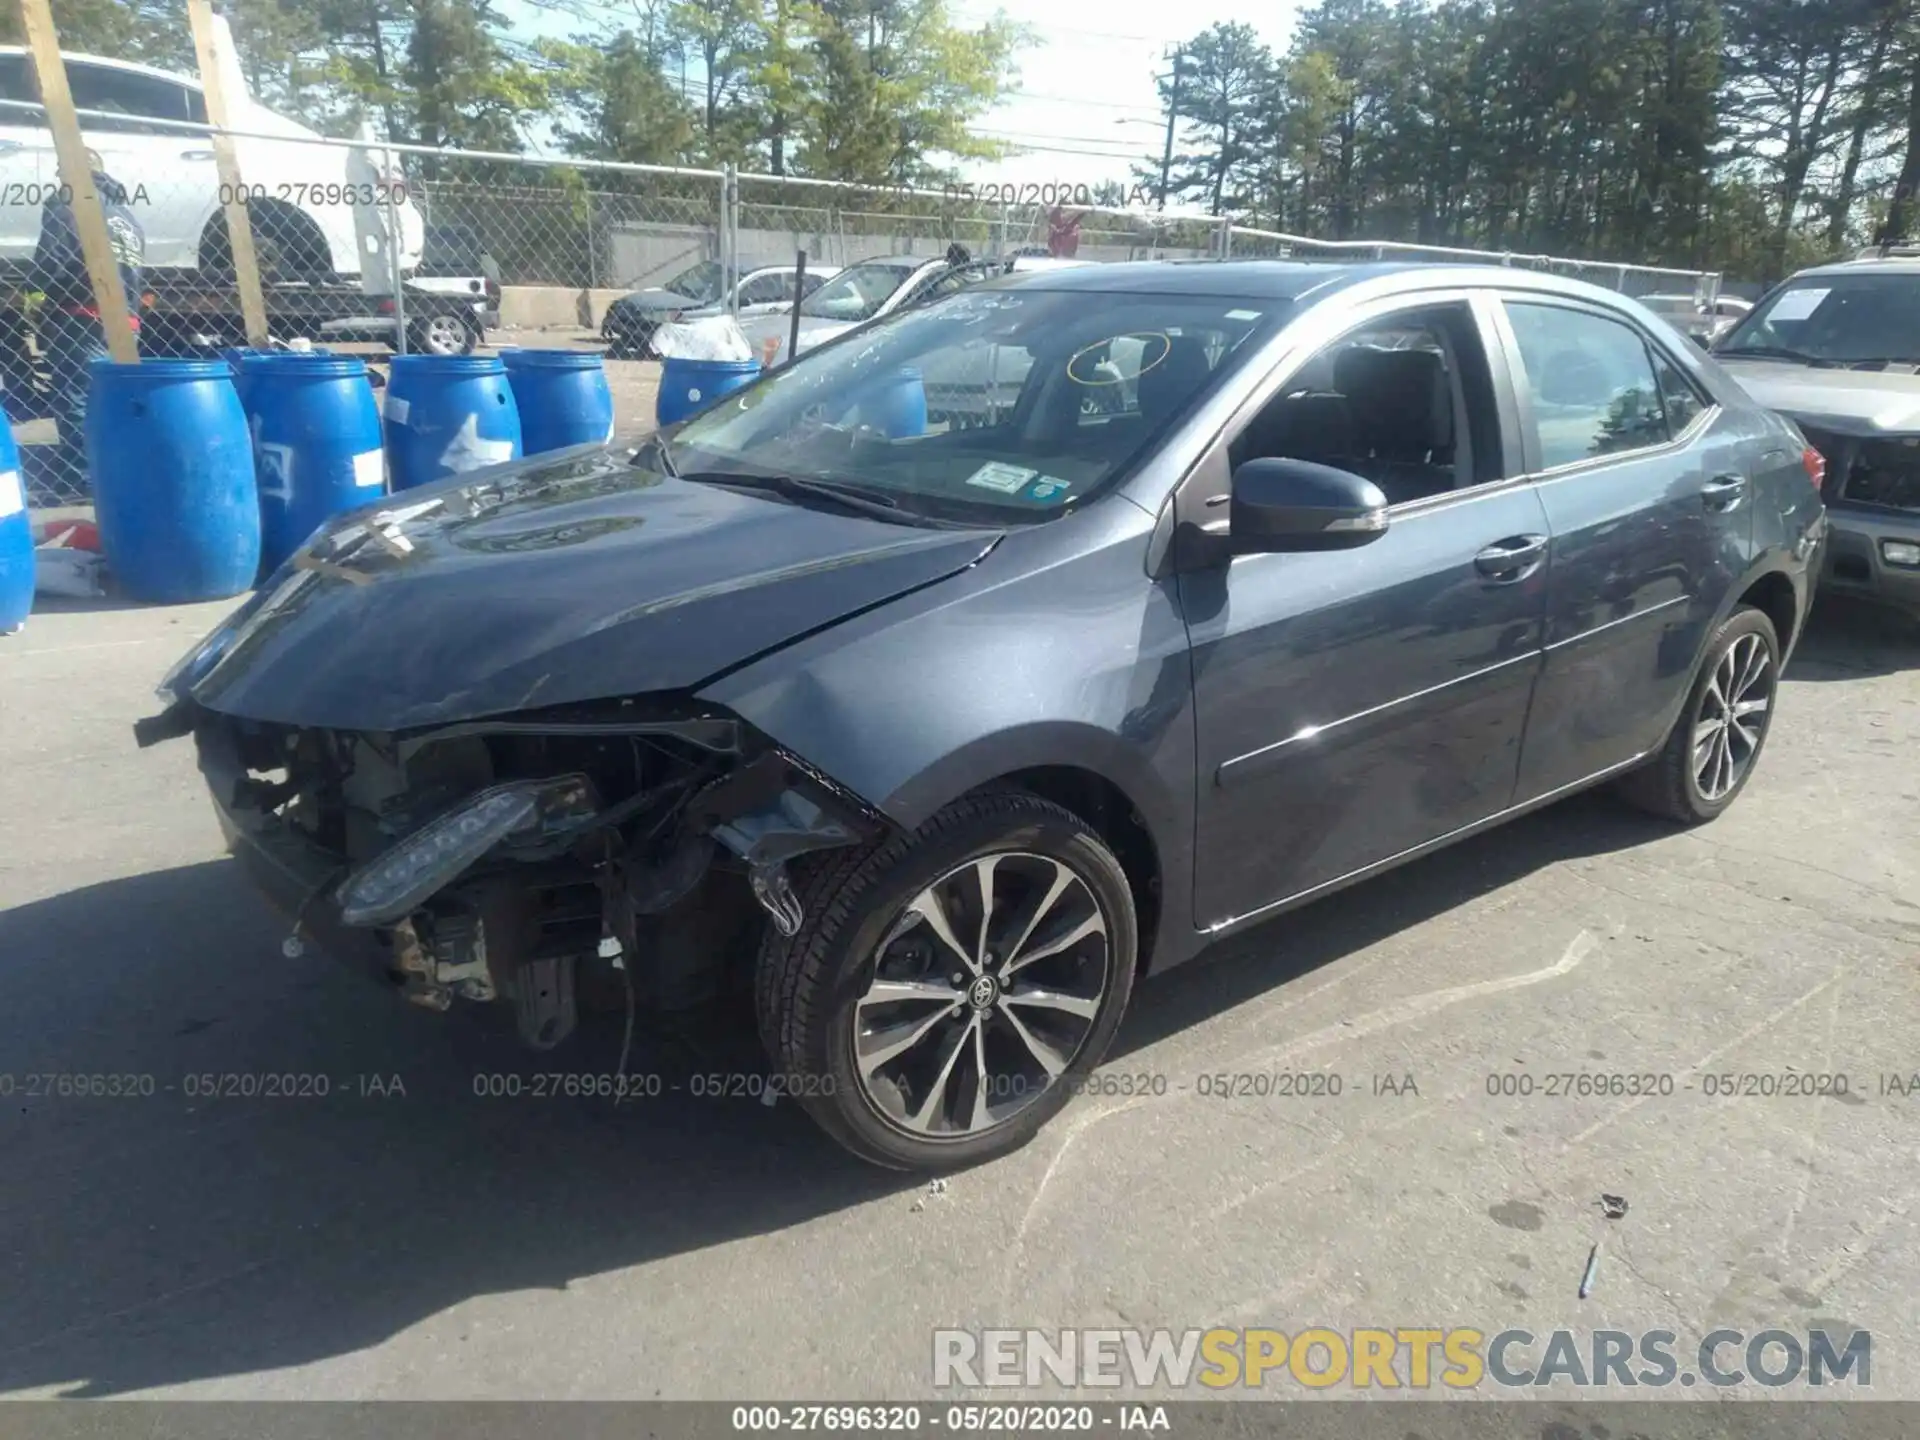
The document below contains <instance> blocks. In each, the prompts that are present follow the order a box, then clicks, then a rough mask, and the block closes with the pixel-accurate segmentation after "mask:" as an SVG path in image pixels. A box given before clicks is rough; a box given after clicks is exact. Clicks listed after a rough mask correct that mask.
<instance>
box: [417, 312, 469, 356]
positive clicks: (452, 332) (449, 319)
mask: <svg viewBox="0 0 1920 1440" xmlns="http://www.w3.org/2000/svg"><path fill="white" fill-rule="evenodd" d="M420 339H421V342H422V348H423V349H425V350H426V351H427V353H428V354H431V355H464V354H466V353H467V327H466V326H464V325H462V324H461V323H460V322H459V320H457V319H456V318H455V317H453V316H451V315H435V316H433V317H432V318H430V319H429V320H428V321H427V323H426V324H425V325H424V326H422V327H421V331H420Z"/></svg>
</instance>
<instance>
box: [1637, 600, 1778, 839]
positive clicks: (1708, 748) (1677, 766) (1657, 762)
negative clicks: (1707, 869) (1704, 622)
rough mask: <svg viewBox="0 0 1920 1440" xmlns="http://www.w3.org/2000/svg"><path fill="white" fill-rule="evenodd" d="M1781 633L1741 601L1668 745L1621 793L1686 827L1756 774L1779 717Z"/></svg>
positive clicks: (1717, 808)
mask: <svg viewBox="0 0 1920 1440" xmlns="http://www.w3.org/2000/svg"><path fill="white" fill-rule="evenodd" d="M1779 681H1780V639H1779V636H1778V635H1777V634H1776V633H1775V632H1774V628H1773V621H1771V620H1770V619H1768V618H1767V616H1766V614H1765V612H1764V611H1760V610H1756V609H1753V608H1752V607H1750V606H1742V607H1741V608H1740V609H1738V610H1735V611H1734V612H1733V614H1731V615H1729V616H1728V617H1727V619H1726V621H1725V622H1724V623H1723V624H1722V625H1721V626H1720V629H1719V630H1718V631H1717V632H1715V634H1714V637H1713V641H1712V643H1711V644H1709V645H1708V646H1707V653H1706V657H1705V659H1704V660H1703V662H1702V663H1701V666H1700V673H1699V675H1698V677H1696V678H1695V680H1694V682H1693V690H1692V692H1691V693H1690V694H1689V695H1688V696H1687V704H1686V708H1685V709H1683V710H1682V711H1681V712H1680V718H1679V719H1678V720H1676V721H1675V722H1674V726H1673V730H1672V732H1671V733H1670V734H1669V735H1668V736H1667V741H1666V744H1665V745H1664V746H1663V747H1662V748H1661V750H1660V753H1659V755H1658V756H1656V757H1655V758H1654V759H1653V760H1652V761H1651V762H1650V763H1648V764H1646V765H1643V766H1641V767H1640V768H1639V769H1637V770H1635V771H1633V772H1632V773H1631V774H1629V775H1626V776H1624V777H1623V778H1622V779H1621V781H1620V784H1619V789H1620V793H1621V794H1622V795H1624V796H1625V797H1626V798H1627V799H1628V800H1629V801H1631V802H1632V803H1633V804H1635V805H1638V806H1639V807H1640V808H1641V809H1643V810H1649V811H1652V812H1653V813H1654V814H1656V815H1664V816H1666V817H1667V818H1668V819H1671V820H1678V821H1679V822H1681V823H1682V824H1684V825H1698V824H1701V823H1703V822H1705V821H1708V820H1711V819H1713V818H1714V817H1715V816H1717V815H1719V814H1720V813H1721V812H1723V811H1724V810H1726V808H1727V807H1728V806H1729V805H1731V804H1733V802H1734V800H1735V799H1736V798H1738V796H1739V794H1740V792H1741V791H1742V790H1743V789H1745V788H1746V784H1747V781H1748V780H1749V779H1751V778H1752V776H1753V771H1754V767H1755V766H1756V765H1757V764H1758V763H1759V761H1760V751H1761V748H1762V747H1763V746H1764V745H1765V744H1766V741H1767V731H1768V729H1769V728H1770V726H1771V723H1772V720H1773V702H1774V697H1775V692H1776V689H1777V687H1778V685H1779Z"/></svg>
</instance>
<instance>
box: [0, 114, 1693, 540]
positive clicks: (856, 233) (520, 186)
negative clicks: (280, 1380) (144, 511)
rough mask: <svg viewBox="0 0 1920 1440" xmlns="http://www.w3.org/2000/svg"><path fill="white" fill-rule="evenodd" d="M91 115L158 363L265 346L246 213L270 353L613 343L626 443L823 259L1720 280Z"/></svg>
mask: <svg viewBox="0 0 1920 1440" xmlns="http://www.w3.org/2000/svg"><path fill="white" fill-rule="evenodd" d="M10 112H11V113H10ZM22 112H24V113H22ZM80 119H81V127H82V132H83V135H84V137H85V139H86V141H87V144H88V145H89V146H90V147H91V148H92V149H93V150H94V151H95V152H96V158H97V160H98V162H99V165H100V169H101V171H102V172H103V173H104V175H105V176H106V177H107V179H108V180H110V181H111V182H113V184H112V186H111V187H101V188H110V189H113V190H116V191H118V192H120V199H119V201H118V202H117V204H115V205H114V206H112V207H110V212H109V228H110V229H114V228H115V227H119V228H121V229H123V230H124V228H125V227H127V226H133V227H136V228H137V229H138V231H139V232H141V233H142V234H143V235H144V252H145V255H144V264H143V267H142V270H141V281H142V283H141V285H140V289H139V294H138V296H137V313H138V320H139V341H140V349H141V352H142V354H143V355H146V356H163V355H198V356H214V355H219V354H221V353H222V352H224V351H226V350H229V349H232V348H235V347H240V346H244V345H246V344H247V343H248V338H249V337H248V326H247V322H246V318H245V307H244V305H243V303H242V297H241V286H240V284H239V281H238V279H237V277H236V274H235V263H234V254H233V252H234V246H233V244H232V242H231V241H230V239H229V237H228V234H227V210H228V208H229V203H230V202H231V203H232V204H234V205H238V206H240V207H242V208H244V210H245V213H246V215H247V216H248V222H249V228H250V229H251V231H252V235H253V240H254V250H255V255H256V259H257V262H258V271H259V276H260V293H261V297H262V301H263V305H264V319H265V326H266V331H267V334H268V337H269V339H268V343H270V344H273V345H276V346H278V345H296V346H297V345H303V344H309V345H315V346H324V347H327V348H330V349H335V350H341V351H348V352H351V353H361V354H364V355H365V356H366V358H367V359H368V361H369V363H370V367H371V368H372V371H373V374H374V377H375V381H376V383H380V381H381V378H382V374H381V372H382V368H383V365H384V361H385V359H386V358H387V357H389V356H390V355H391V354H393V353H395V352H399V351H430V352H435V353H466V352H471V351H475V350H482V349H486V348H498V347H504V346H509V345H523V344H533V345H564V346H580V347H587V348H596V349H602V350H604V352H605V353H606V355H607V356H608V359H609V364H608V377H609V382H610V385H611V387H612V389H613V393H614V402H615V410H616V423H617V424H618V425H619V427H620V428H621V429H622V430H623V431H627V430H632V429H637V428H644V426H645V425H646V424H647V423H648V422H649V421H650V419H651V416H652V413H653V401H654V394H655V389H656V386H657V371H656V368H655V367H654V366H653V365H651V364H648V363H645V362H647V361H648V360H649V359H650V358H651V355H652V352H651V349H650V344H649V342H650V339H651V337H652V334H653V330H654V328H655V327H656V326H657V325H658V324H659V323H660V322H661V321H663V320H665V319H670V318H674V317H677V316H681V315H685V314H687V313H689V312H698V311H700V310H701V309H703V308H712V309H715V310H720V309H729V308H730V309H734V310H740V311H750V312H756V313H762V312H767V311H772V312H776V313H778V312H784V311H786V310H788V309H789V308H790V307H791V304H792V296H793V292H794V288H795V276H794V274H793V266H794V264H795V260H796V254H797V252H800V251H804V252H805V253H806V255H807V257H808V259H807V264H808V267H809V272H810V279H809V281H808V285H807V288H808V290H809V291H811V289H812V288H813V286H814V285H817V284H819V283H821V281H822V280H823V279H824V277H825V276H826V275H827V274H828V273H830V272H831V271H832V270H833V269H835V268H837V267H846V266H850V265H854V264H857V263H859V262H860V261H862V260H868V259H875V258H880V257H893V256H901V255H912V256H919V257H923V258H926V259H929V260H932V259H938V258H941V257H945V256H948V255H949V254H951V253H952V247H954V246H955V245H959V246H961V247H963V248H965V249H966V251H967V252H968V255H969V257H970V258H971V259H972V260H974V261H994V260H1000V259H1004V258H1007V257H1012V256H1016V255H1020V254H1046V253H1048V252H1049V250H1050V248H1055V247H1058V246H1059V244H1060V242H1061V241H1062V240H1068V241H1069V242H1070V243H1069V245H1068V246H1067V248H1070V249H1071V250H1072V252H1073V253H1074V254H1075V256H1076V258H1078V259H1080V260H1082V261H1095V262H1111V261H1124V260H1148V259H1170V258H1207V257H1216V258H1218V257H1232V258H1254V257H1269V258H1290V259H1327V260H1364V259H1376V258H1377V259H1400V258H1421V259H1432V260H1472V261H1480V262H1492V263H1496V264H1509V265H1517V266H1528V267H1533V268H1544V269H1551V270H1554V271H1556V272H1558V273H1562V274H1569V275H1577V276H1580V277H1582V278H1585V279H1588V280H1591V281H1594V282H1596V283H1599V284H1602V285H1607V286H1611V287H1613V288H1616V289H1620V290H1624V291H1626V292H1627V293H1630V294H1636V295H1644V294H1649V293H1653V292H1657V291H1665V292H1675V291H1690V292H1692V293H1694V294H1695V295H1696V296H1700V297H1704V298H1705V299H1706V300H1707V301H1708V302H1709V303H1710V302H1711V298H1712V294H1713V291H1714V289H1715V287H1716V286H1717V282H1718V277H1716V276H1712V275H1706V274H1698V273H1694V272H1686V271H1675V270H1663V269H1658V268H1654V267H1646V266H1635V265H1630V264H1600V263H1595V262H1586V261H1573V260H1565V259H1559V258H1554V257H1547V256H1531V255H1502V254H1493V253H1488V252H1481V251H1468V250H1446V249H1441V248H1438V247H1427V246H1414V245H1404V244H1398V243H1394V242H1374V241H1358V242H1339V243H1335V242H1328V241H1323V240H1317V239H1313V238H1311V237H1305V236H1294V235H1283V234H1279V233H1277V232H1272V231H1264V230H1258V229H1250V228H1247V227H1244V226H1239V225H1233V224H1231V223H1229V222H1227V221H1225V220H1221V219H1218V218H1215V217H1211V216H1205V215H1194V214H1180V213H1162V212H1156V211H1147V210H1143V209H1138V208H1134V209H1127V208H1116V207H1111V206H1103V205H1099V204H1095V203H1092V202H1093V197H1094V193H1095V192H1094V191H1093V190H1092V189H1090V188H1089V187H1087V186H1083V185H1058V186H1042V187H1032V186H1028V187H1020V188H1019V189H1018V190H1017V191H1016V190H1014V189H1013V187H997V186H991V185H989V186H973V185H955V186H951V187H947V188H945V189H937V190H929V189H915V188H905V187H881V188H875V187H867V186H857V185H848V184H842V183H838V182H828V181H814V180H803V179H796V178H792V177H777V176H768V175H749V174H734V173H732V172H723V171H719V170H695V169H680V168H673V167H661V166H642V165H621V164H601V163H595V162H590V161H583V160H576V159H553V158H547V157H540V156H528V155H511V154H488V153H476V152H470V151H446V150H435V149H428V148H425V147H419V146H408V145H397V144H387V143H384V142H380V141H377V140H374V139H372V138H363V139H361V140H359V141H351V140H339V139H323V138H321V137H317V136H312V135H308V134H304V133H301V132H298V131H294V132H293V133H272V134H268V133H262V132H255V131H249V130H235V131H233V132H230V133H231V140H232V145H233V152H234V160H235V162H236V165H237V170H238V180H237V183H233V182H230V181H223V180H222V179H221V167H220V166H219V165H218V164H217V163H216V156H215V150H214V140H213V135H214V132H213V131H212V130H211V129H210V128H209V127H207V126H205V125H200V124H194V123H192V122H191V121H184V120H176V119H172V118H168V117H163V116H159V115H155V116H151V117H149V116H144V115H142V116H130V115H127V114H124V113H119V112H106V111H93V110H86V109H83V110H82V111H81V112H80ZM0 122H6V123H13V124H18V125H28V126H31V125H33V124H36V123H37V124H40V125H44V123H45V121H44V116H41V115H40V114H39V112H38V111H37V109H36V108H35V107H33V106H30V105H25V104H23V103H21V102H8V101H0ZM30 148H31V147H23V151H24V150H27V149H30ZM23 151H15V152H9V153H7V154H5V155H0V279H3V280H4V291H3V292H0V293H4V297H5V299H4V304H3V305H0V381H3V382H4V386H5V391H4V398H5V404H6V408H7V413H8V416H9V418H10V419H11V421H12V422H13V425H14V430H15V436H16V439H17V440H18V441H19V442H20V444H21V450H22V470H23V478H24V479H25V480H26V482H27V486H28V490H29V493H30V495H31V497H32V499H33V500H34V502H35V503H36V504H39V505H59V504H70V503H75V502H79V501H84V500H85V499H86V498H87V497H88V495H89V487H88V483H87V477H86V472H85V464H84V459H83V451H82V447H81V445H80V441H79V435H80V426H81V422H82V417H83V416H84V413H85V404H86V385H87V365H88V362H89V360H90V358H91V357H92V356H94V355H97V354H101V353H104V346H103V343H102V340H101V327H100V322H99V319H98V318H97V311H95V309H94V307H93V299H92V294H91V290H90V287H89V286H88V284H87V283H86V277H85V273H84V266H79V265H78V261H77V247H74V249H73V252H72V253H70V254H69V256H68V263H67V267H66V269H65V270H64V271H62V270H61V267H59V266H57V265H56V266H52V267H49V266H48V265H47V264H44V263H37V262H36V258H35V256H36V248H39V249H41V250H43V251H44V250H45V248H46V247H45V243H44V241H45V233H46V232H47V231H48V230H49V228H54V229H57V228H59V226H60V225H61V224H62V223H70V222H63V221H62V220H61V218H60V213H59V212H60V211H61V210H62V209H63V208H64V209H66V210H68V211H69V213H70V208H71V207H70V205H69V204H68V203H67V202H68V201H69V199H70V197H69V196H68V195H67V193H66V190H65V187H64V186H63V185H62V184H61V180H60V175H59V173H58V168H57V166H56V164H55V162H54V161H53V159H52V152H51V148H50V146H49V148H47V149H46V150H45V151H43V152H33V153H32V155H31V156H30V157H29V158H26V159H22V158H21V155H22V153H23ZM8 167H13V168H11V169H10V168H8ZM16 170H17V171H18V172H19V173H17V174H16V173H15V171H16ZM1048 192H1052V193H1048ZM43 259H44V255H43ZM76 266H77V267H78V268H77V269H76V268H75V267H76ZM256 338H257V337H256Z"/></svg>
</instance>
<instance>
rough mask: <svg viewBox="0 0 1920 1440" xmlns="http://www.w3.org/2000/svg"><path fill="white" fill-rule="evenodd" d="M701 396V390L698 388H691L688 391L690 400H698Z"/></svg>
mask: <svg viewBox="0 0 1920 1440" xmlns="http://www.w3.org/2000/svg"><path fill="white" fill-rule="evenodd" d="M699 398H700V392H699V391H698V390H689V391H687V399H689V400H693V401H698V400H699Z"/></svg>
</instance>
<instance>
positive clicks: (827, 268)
mask: <svg viewBox="0 0 1920 1440" xmlns="http://www.w3.org/2000/svg"><path fill="white" fill-rule="evenodd" d="M839 271H840V267H839V266H838V265H816V264H814V263H813V261H811V260H809V261H808V262H807V274H809V275H836V274H838V273H839ZM792 273H793V266H791V265H755V266H754V267H753V268H752V269H751V270H742V271H741V272H740V278H741V279H742V280H751V279H753V277H754V276H756V275H790V274H792Z"/></svg>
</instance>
